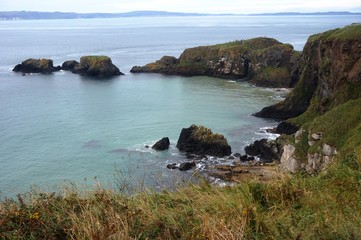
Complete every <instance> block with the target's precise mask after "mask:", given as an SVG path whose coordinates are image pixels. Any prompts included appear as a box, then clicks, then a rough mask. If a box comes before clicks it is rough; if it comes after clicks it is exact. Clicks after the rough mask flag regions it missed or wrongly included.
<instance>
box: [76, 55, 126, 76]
mask: <svg viewBox="0 0 361 240" xmlns="http://www.w3.org/2000/svg"><path fill="white" fill-rule="evenodd" d="M71 71H72V72H73V73H77V74H80V75H84V76H91V77H112V76H118V75H123V73H122V72H120V71H119V68H117V67H116V66H115V65H114V64H113V63H112V60H111V59H110V58H109V57H107V56H84V57H81V58H80V63H79V64H77V65H75V66H74V67H73V68H72V69H71Z"/></svg>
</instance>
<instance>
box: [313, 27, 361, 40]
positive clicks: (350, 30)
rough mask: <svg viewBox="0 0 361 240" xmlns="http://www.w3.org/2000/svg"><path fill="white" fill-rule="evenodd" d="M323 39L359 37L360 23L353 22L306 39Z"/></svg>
mask: <svg viewBox="0 0 361 240" xmlns="http://www.w3.org/2000/svg"><path fill="white" fill-rule="evenodd" d="M320 39H325V40H341V41H344V40H353V39H361V23H354V24H351V25H348V26H346V27H343V28H337V29H333V30H330V31H327V32H324V33H319V34H315V35H311V36H310V37H309V39H308V41H311V42H313V41H317V40H320Z"/></svg>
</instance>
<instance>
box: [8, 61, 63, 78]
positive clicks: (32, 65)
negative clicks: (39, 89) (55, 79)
mask: <svg viewBox="0 0 361 240" xmlns="http://www.w3.org/2000/svg"><path fill="white" fill-rule="evenodd" d="M60 70H61V67H60V66H57V67H54V64H53V60H51V59H33V58H29V59H27V60H25V61H23V62H22V63H20V64H18V65H16V66H15V67H14V69H13V71H14V72H21V73H24V74H26V73H42V74H49V73H52V72H56V71H60Z"/></svg>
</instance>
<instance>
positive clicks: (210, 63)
mask: <svg viewBox="0 0 361 240" xmlns="http://www.w3.org/2000/svg"><path fill="white" fill-rule="evenodd" d="M299 55H300V54H299V53H298V52H296V51H294V50H293V47H292V46H291V45H289V44H283V43H280V42H278V41H277V40H275V39H272V38H254V39H249V40H245V41H235V42H230V43H225V44H218V45H212V46H202V47H195V48H189V49H186V50H185V51H184V52H183V53H182V54H181V55H180V57H179V58H175V57H170V56H164V57H163V58H161V59H160V60H158V61H156V62H154V63H150V64H147V65H145V66H143V67H139V66H135V67H133V68H132V70H131V72H133V73H137V72H154V73H163V74H172V75H183V76H199V75H205V76H212V77H220V78H228V79H246V80H249V81H250V82H251V83H253V84H256V85H258V86H264V87H291V86H292V85H293V84H294V83H295V82H296V81H297V80H298V72H299V71H298V70H297V66H298V65H297V63H298V59H299Z"/></svg>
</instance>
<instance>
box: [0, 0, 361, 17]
mask: <svg viewBox="0 0 361 240" xmlns="http://www.w3.org/2000/svg"><path fill="white" fill-rule="evenodd" d="M141 10H157V11H169V12H189V13H235V14H250V13H274V12H289V11H292V12H327V11H350V12H361V1H360V0H248V1H246V0H120V1H119V0H118V1H115V0H25V1H24V0H0V11H47V12H54V11H60V12H79V13H90V12H104V13H105V12H106V13H114V12H117V13H121V12H130V11H141Z"/></svg>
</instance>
